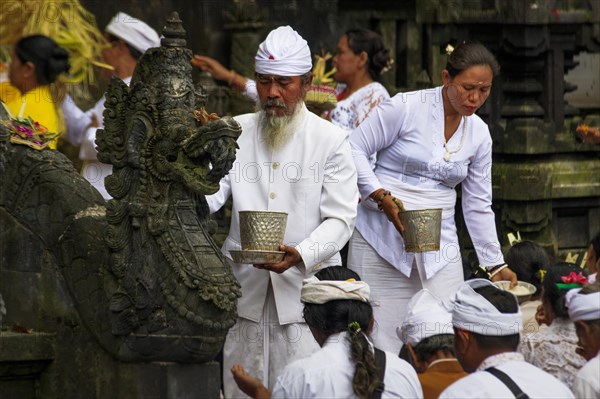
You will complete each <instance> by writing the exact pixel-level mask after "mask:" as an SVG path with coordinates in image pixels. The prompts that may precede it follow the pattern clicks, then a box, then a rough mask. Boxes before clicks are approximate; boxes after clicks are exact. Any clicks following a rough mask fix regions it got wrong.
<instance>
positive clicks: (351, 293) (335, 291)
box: [300, 276, 371, 305]
mask: <svg viewBox="0 0 600 399" xmlns="http://www.w3.org/2000/svg"><path fill="white" fill-rule="evenodd" d="M302 284H303V285H302V290H301V291H300V301H301V302H303V303H314V304H318V305H321V304H323V303H327V302H329V301H335V300H338V299H352V300H356V301H362V302H369V294H370V292H371V290H370V288H369V285H368V284H367V283H365V282H364V281H356V280H354V279H350V280H346V281H339V280H319V279H318V278H316V277H314V276H313V277H311V278H308V279H306V280H304V281H303V283H302Z"/></svg>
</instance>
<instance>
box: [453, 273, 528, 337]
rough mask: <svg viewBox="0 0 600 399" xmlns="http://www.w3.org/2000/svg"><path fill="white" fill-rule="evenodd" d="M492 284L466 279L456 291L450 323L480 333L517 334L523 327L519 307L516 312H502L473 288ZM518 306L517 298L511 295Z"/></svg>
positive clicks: (496, 334)
mask: <svg viewBox="0 0 600 399" xmlns="http://www.w3.org/2000/svg"><path fill="white" fill-rule="evenodd" d="M488 285H489V286H492V287H494V288H495V289H497V290H500V288H498V287H496V286H495V285H494V284H493V283H492V282H490V281H489V280H484V279H474V280H468V281H465V282H464V283H463V285H462V286H461V287H460V288H459V290H458V291H457V292H456V296H455V297H454V306H453V310H452V324H453V325H454V326H455V327H458V328H460V329H463V330H467V331H470V332H474V333H477V334H481V335H493V336H504V335H512V334H518V333H519V332H521V330H522V329H523V326H522V316H521V309H520V308H519V310H518V312H517V313H502V312H500V311H499V310H498V309H496V307H495V306H494V305H492V304H491V303H490V302H489V301H488V300H487V299H485V298H484V297H483V296H481V295H479V294H478V293H477V292H475V291H474V288H479V287H484V286H488ZM511 295H512V294H511ZM513 297H514V300H515V304H516V305H517V307H518V301H517V298H516V297H515V296H514V295H513Z"/></svg>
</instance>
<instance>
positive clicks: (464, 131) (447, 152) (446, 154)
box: [444, 116, 467, 162]
mask: <svg viewBox="0 0 600 399" xmlns="http://www.w3.org/2000/svg"><path fill="white" fill-rule="evenodd" d="M466 135H467V117H466V116H463V128H462V136H461V138H460V143H458V147H456V148H455V149H453V150H450V149H448V140H446V137H445V136H444V161H446V162H450V157H451V156H452V154H454V153H456V152H459V151H460V149H461V148H462V146H463V143H464V141H465V136H466Z"/></svg>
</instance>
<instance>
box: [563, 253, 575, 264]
mask: <svg viewBox="0 0 600 399" xmlns="http://www.w3.org/2000/svg"><path fill="white" fill-rule="evenodd" d="M577 258H578V256H577V254H571V252H569V253H568V254H567V257H566V259H565V262H567V263H575V262H577Z"/></svg>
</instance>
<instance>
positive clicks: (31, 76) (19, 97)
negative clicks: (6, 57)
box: [0, 35, 70, 149]
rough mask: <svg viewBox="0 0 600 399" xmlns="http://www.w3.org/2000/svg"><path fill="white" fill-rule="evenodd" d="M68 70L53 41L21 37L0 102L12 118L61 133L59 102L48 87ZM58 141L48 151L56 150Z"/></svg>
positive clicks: (0, 87)
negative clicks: (29, 120) (32, 121)
mask: <svg viewBox="0 0 600 399" xmlns="http://www.w3.org/2000/svg"><path fill="white" fill-rule="evenodd" d="M69 68H70V65H69V55H68V53H67V51H66V50H65V49H63V48H62V47H60V46H59V45H58V44H56V42H55V41H54V40H52V39H50V38H49V37H47V36H44V35H31V36H26V37H23V38H21V39H20V40H19V41H18V42H17V43H16V44H15V46H14V49H13V52H12V57H11V62H10V67H9V70H8V77H9V82H3V83H0V100H2V101H3V102H4V103H5V104H6V107H7V108H8V109H9V110H10V113H11V114H12V116H13V117H20V118H25V117H31V118H32V119H33V120H34V121H36V122H38V123H40V124H41V125H43V126H45V127H46V128H47V129H48V131H49V132H53V133H63V132H64V130H65V129H64V120H63V117H62V112H61V111H60V106H59V104H60V102H61V101H62V98H60V97H61V96H60V95H59V94H58V90H57V89H56V87H54V88H52V87H51V85H52V84H53V83H54V82H56V79H57V78H58V76H59V75H60V74H62V73H67V72H68V71H69ZM57 140H58V139H55V140H53V141H52V142H50V144H49V147H50V148H52V149H56V143H57Z"/></svg>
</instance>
